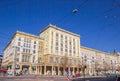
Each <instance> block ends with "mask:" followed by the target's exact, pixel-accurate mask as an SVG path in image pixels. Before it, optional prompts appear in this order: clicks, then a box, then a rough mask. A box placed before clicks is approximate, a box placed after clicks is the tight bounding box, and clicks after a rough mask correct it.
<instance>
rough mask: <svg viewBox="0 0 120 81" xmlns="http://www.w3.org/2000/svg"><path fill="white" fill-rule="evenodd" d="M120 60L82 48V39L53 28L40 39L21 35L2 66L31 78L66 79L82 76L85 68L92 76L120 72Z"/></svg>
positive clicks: (40, 35) (46, 29) (42, 34)
mask: <svg viewBox="0 0 120 81" xmlns="http://www.w3.org/2000/svg"><path fill="white" fill-rule="evenodd" d="M119 59H120V57H119V56H118V55H115V54H114V55H112V54H109V53H106V52H102V51H99V50H95V49H91V48H87V47H83V46H81V45H80V35H78V34H75V33H72V32H69V31H66V30H64V29H61V28H58V27H56V26H54V25H51V24H50V25H48V26H47V27H46V28H45V29H43V30H42V31H40V34H39V36H36V35H32V34H29V33H25V32H20V31H17V32H16V33H15V34H14V35H13V37H12V39H11V41H10V42H9V44H8V45H7V46H6V48H5V49H4V55H3V62H2V66H4V67H8V68H9V70H12V71H23V72H24V73H30V74H44V75H48V74H52V75H55V74H56V75H64V74H65V72H66V71H70V72H71V73H72V74H75V73H76V72H80V71H81V70H82V67H83V65H84V66H86V69H85V72H86V73H89V74H90V73H95V72H100V71H108V70H109V71H114V70H118V66H119V63H120V61H119ZM106 65H107V67H106ZM108 66H109V67H108Z"/></svg>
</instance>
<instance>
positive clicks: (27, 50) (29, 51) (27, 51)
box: [17, 47, 36, 54]
mask: <svg viewBox="0 0 120 81" xmlns="http://www.w3.org/2000/svg"><path fill="white" fill-rule="evenodd" d="M20 50H21V48H20V47H17V51H18V52H20ZM32 51H33V52H32V53H33V54H35V53H36V50H32ZM22 52H24V53H29V54H30V53H31V50H30V49H27V48H23V51H22Z"/></svg>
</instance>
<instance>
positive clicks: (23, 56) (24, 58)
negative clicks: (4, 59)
mask: <svg viewBox="0 0 120 81" xmlns="http://www.w3.org/2000/svg"><path fill="white" fill-rule="evenodd" d="M22 62H30V56H27V55H22Z"/></svg>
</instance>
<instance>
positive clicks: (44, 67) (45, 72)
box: [44, 65, 46, 75]
mask: <svg viewBox="0 0 120 81" xmlns="http://www.w3.org/2000/svg"><path fill="white" fill-rule="evenodd" d="M44 75H46V65H44Z"/></svg>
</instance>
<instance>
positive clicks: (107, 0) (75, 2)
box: [0, 0, 120, 54]
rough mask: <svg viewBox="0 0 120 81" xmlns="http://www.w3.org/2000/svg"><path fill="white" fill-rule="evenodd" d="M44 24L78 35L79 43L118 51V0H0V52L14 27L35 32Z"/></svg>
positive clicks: (102, 49) (37, 33)
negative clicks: (75, 11) (74, 11)
mask: <svg viewBox="0 0 120 81" xmlns="http://www.w3.org/2000/svg"><path fill="white" fill-rule="evenodd" d="M74 9H77V10H78V12H77V13H73V12H72V11H73V10H74ZM48 24H53V25H56V26H57V27H60V28H62V29H65V30H68V31H70V32H73V33H76V34H79V35H80V42H81V46H85V47H88V48H92V49H96V50H100V51H104V52H110V53H112V52H113V50H114V49H116V51H117V52H120V43H119V41H120V0H0V54H3V49H4V48H5V47H6V45H7V43H8V42H9V41H10V39H11V37H12V35H13V34H14V33H15V32H16V31H17V30H19V31H23V32H27V33H31V34H35V35H39V31H40V30H42V29H44V28H45V27H46V26H47V25H48Z"/></svg>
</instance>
